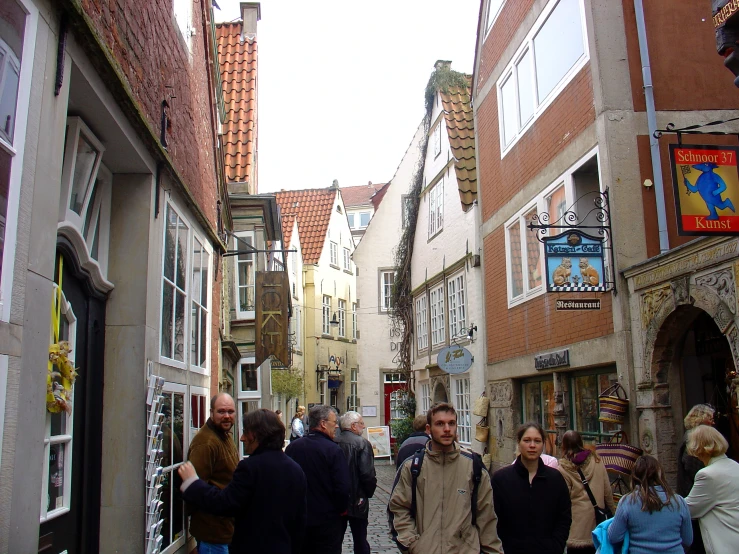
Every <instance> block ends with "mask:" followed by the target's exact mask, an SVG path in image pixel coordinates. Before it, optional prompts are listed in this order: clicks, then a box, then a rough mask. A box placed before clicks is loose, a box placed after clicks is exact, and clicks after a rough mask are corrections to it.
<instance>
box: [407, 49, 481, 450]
mask: <svg viewBox="0 0 739 554" xmlns="http://www.w3.org/2000/svg"><path fill="white" fill-rule="evenodd" d="M449 65H450V63H449V62H437V64H436V70H437V75H438V74H441V73H442V72H447V74H449V73H450V72H451V70H450V69H449ZM457 75H458V76H460V77H461V75H460V74H457ZM437 82H439V81H438V80H437ZM476 197H477V175H476V165H475V140H474V129H473V116H472V107H471V105H470V96H469V87H464V86H448V87H447V88H446V91H437V93H436V95H435V98H434V99H433V106H432V107H431V117H430V125H429V131H428V145H427V150H426V159H425V162H424V175H423V186H422V190H421V193H420V200H419V207H418V218H417V222H416V233H415V241H414V245H413V257H412V260H411V288H412V294H413V305H414V325H415V329H414V335H415V336H414V344H413V360H414V361H413V375H414V379H415V382H416V385H415V387H416V399H417V409H418V412H419V413H423V412H424V411H425V410H427V409H428V408H429V407H430V406H431V405H432V404H434V403H436V402H451V403H452V404H453V405H454V407H455V408H456V409H457V412H458V417H457V426H458V438H459V442H460V443H462V444H467V445H471V446H472V447H473V448H475V449H478V450H480V449H482V448H483V445H482V443H479V442H478V443H476V442H475V440H474V427H475V423H476V420H477V418H473V417H472V414H471V404H472V401H473V400H474V399H475V398H477V397H478V396H480V394H481V393H482V392H483V391H484V390H485V379H484V375H485V356H484V340H483V337H485V333H484V329H483V326H484V319H483V299H482V296H481V291H482V279H483V272H482V268H481V267H480V245H479V244H478V241H479V239H478V238H477V237H478V234H477V228H478V225H479V221H478V220H479V215H478V208H477V201H476ZM478 339H479V340H478ZM452 344H458V345H461V346H464V347H465V348H467V349H468V350H469V351H470V353H471V354H472V357H473V363H472V366H471V367H470V369H469V370H467V371H466V372H464V373H461V374H455V375H450V374H448V373H446V372H444V371H443V370H442V369H440V368H439V366H438V365H437V356H438V353H439V351H440V350H441V349H442V348H444V347H446V346H449V345H452Z"/></svg>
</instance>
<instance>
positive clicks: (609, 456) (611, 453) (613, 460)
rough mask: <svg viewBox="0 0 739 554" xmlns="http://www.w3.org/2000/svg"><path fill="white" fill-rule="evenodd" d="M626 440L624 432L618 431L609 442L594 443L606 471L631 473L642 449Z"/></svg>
mask: <svg viewBox="0 0 739 554" xmlns="http://www.w3.org/2000/svg"><path fill="white" fill-rule="evenodd" d="M627 441H628V437H627V436H626V433H625V432H623V431H619V432H618V433H615V434H614V435H613V436H612V437H611V440H610V442H604V443H600V444H596V445H595V451H596V452H597V454H598V456H600V459H601V460H603V465H605V466H606V469H607V470H608V471H615V472H617V473H621V474H623V475H631V471H632V470H633V469H634V464H636V460H637V458H639V456H641V455H642V454H643V453H644V451H643V450H642V449H641V448H639V447H638V446H632V445H630V444H627Z"/></svg>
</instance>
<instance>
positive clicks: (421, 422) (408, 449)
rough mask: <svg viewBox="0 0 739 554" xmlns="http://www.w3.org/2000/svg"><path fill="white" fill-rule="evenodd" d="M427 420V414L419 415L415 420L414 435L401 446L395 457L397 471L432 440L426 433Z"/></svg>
mask: <svg viewBox="0 0 739 554" xmlns="http://www.w3.org/2000/svg"><path fill="white" fill-rule="evenodd" d="M426 420H427V418H426V414H420V415H417V416H416V418H415V419H414V420H413V433H411V434H410V435H409V436H408V438H407V439H405V440H404V441H403V444H401V445H400V448H399V449H398V455H397V456H396V457H395V469H400V466H401V465H402V464H403V462H405V461H406V460H407V459H408V458H410V457H411V456H413V454H415V452H416V450H418V449H420V448H423V447H424V446H426V443H427V442H428V441H429V438H430V437H429V435H428V433H426Z"/></svg>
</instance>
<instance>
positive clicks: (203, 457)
mask: <svg viewBox="0 0 739 554" xmlns="http://www.w3.org/2000/svg"><path fill="white" fill-rule="evenodd" d="M234 421H236V406H235V404H234V400H233V398H231V396H230V395H228V394H227V393H225V392H222V393H219V394H216V395H215V396H214V397H213V398H211V400H210V417H209V418H208V421H206V422H205V425H203V426H202V427H201V428H200V431H198V433H197V435H195V438H194V439H193V440H192V442H191V443H190V451H189V453H188V455H187V459H188V460H189V461H190V462H191V463H192V465H193V466H194V467H195V470H196V471H197V474H198V476H199V477H200V478H201V479H202V480H203V481H206V482H207V483H209V484H211V485H215V486H216V487H218V488H219V489H225V488H226V485H228V484H229V483H230V482H231V478H232V477H233V474H234V470H235V469H236V466H237V465H238V464H239V453H238V451H237V450H236V444H235V443H234V441H233V438H232V437H231V429H232V428H233V425H234ZM233 533H234V524H233V519H232V518H229V517H219V516H214V515H211V514H208V513H206V512H202V511H200V510H197V509H192V511H191V518H190V534H191V535H192V536H193V537H195V539H196V540H197V541H198V554H228V545H229V544H230V543H231V537H232V536H233Z"/></svg>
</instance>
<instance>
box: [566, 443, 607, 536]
mask: <svg viewBox="0 0 739 554" xmlns="http://www.w3.org/2000/svg"><path fill="white" fill-rule="evenodd" d="M558 469H559V472H560V473H561V474H562V476H563V477H564V478H565V482H566V483H567V488H568V489H569V490H570V500H572V525H571V526H570V536H569V537H568V538H567V546H570V547H578V546H591V545H592V544H593V535H592V531H593V529H595V511H594V510H593V503H592V502H590V498H588V493H587V492H585V487H584V486H583V484H582V481H581V480H580V475H578V473H577V466H576V465H575V464H574V463H572V462H571V461H569V460H567V459H566V458H562V459H560V460H559V468H558ZM580 469H581V470H582V472H583V475H585V478H586V479H587V480H588V485H590V491H591V492H592V493H593V496H594V497H595V501H596V502H597V503H598V506H600V507H601V508H606V507H607V508H608V509H609V510H610V511H611V514H612V515H613V514H615V513H616V504H615V502H614V501H613V491H612V490H611V482H610V481H609V479H608V473H607V472H606V468H605V466H604V465H603V461H602V460H598V461H596V460H595V455H594V454H590V456H588V457H587V459H586V460H585V462H583V463H582V464H581V465H580Z"/></svg>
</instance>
